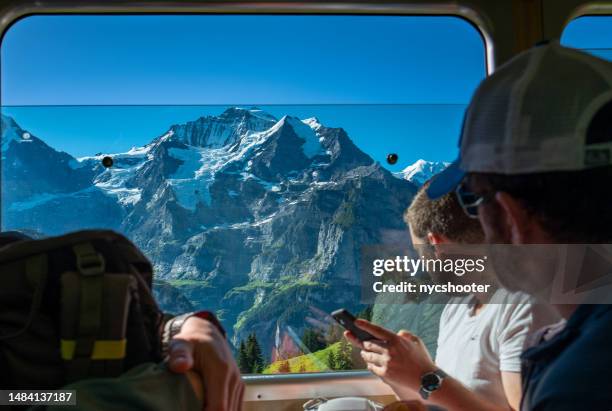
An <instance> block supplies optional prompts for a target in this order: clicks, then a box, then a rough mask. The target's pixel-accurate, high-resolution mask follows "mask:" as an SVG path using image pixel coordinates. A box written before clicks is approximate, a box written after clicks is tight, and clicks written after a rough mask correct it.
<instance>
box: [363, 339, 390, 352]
mask: <svg viewBox="0 0 612 411" xmlns="http://www.w3.org/2000/svg"><path fill="white" fill-rule="evenodd" d="M363 349H364V350H366V351H371V352H375V353H378V354H384V353H386V352H387V344H385V342H384V341H378V340H369V341H364V342H363Z"/></svg>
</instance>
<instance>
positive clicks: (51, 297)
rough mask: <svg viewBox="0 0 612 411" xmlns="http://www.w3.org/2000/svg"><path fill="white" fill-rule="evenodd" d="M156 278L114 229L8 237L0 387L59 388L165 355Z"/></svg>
mask: <svg viewBox="0 0 612 411" xmlns="http://www.w3.org/2000/svg"><path fill="white" fill-rule="evenodd" d="M0 245H1V241H0ZM151 282H152V266H151V263H150V262H149V261H148V260H147V258H146V257H145V256H144V255H143V254H142V253H141V252H140V251H139V250H138V248H136V247H135V246H134V245H133V244H132V243H131V242H130V241H129V240H127V239H126V238H125V237H123V236H121V235H119V234H117V233H114V232H112V231H81V232H76V233H72V234H67V235H64V236H60V237H52V238H46V239H42V240H32V239H24V238H15V241H13V242H12V243H10V244H8V245H4V246H3V247H2V248H0V369H2V372H1V373H0V387H2V388H3V389H22V390H23V389H57V388H60V387H62V386H64V385H66V384H69V383H71V382H74V381H81V380H84V379H89V378H94V377H116V376H119V375H120V374H122V373H123V372H124V371H126V370H129V369H131V368H133V367H134V366H136V365H139V364H144V363H146V362H159V361H161V359H162V354H161V341H160V340H161V327H162V322H163V320H164V318H163V315H162V313H161V311H160V310H159V308H158V306H157V304H156V302H155V300H154V298H153V296H152V293H151Z"/></svg>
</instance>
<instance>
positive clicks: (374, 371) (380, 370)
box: [368, 363, 385, 378]
mask: <svg viewBox="0 0 612 411" xmlns="http://www.w3.org/2000/svg"><path fill="white" fill-rule="evenodd" d="M368 370H369V371H370V372H371V373H372V374H374V375H377V376H379V377H380V378H382V377H383V375H385V370H384V368H382V367H379V366H378V365H374V364H372V363H368Z"/></svg>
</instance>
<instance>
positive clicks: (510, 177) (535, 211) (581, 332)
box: [428, 42, 612, 411]
mask: <svg viewBox="0 0 612 411" xmlns="http://www.w3.org/2000/svg"><path fill="white" fill-rule="evenodd" d="M611 183H612V63H610V62H607V61H605V60H601V59H599V58H597V57H594V56H591V55H589V54H586V53H582V52H580V51H577V50H573V49H569V48H565V47H562V46H560V45H559V43H558V42H552V43H548V44H544V45H540V46H538V47H535V48H533V49H531V50H529V51H527V52H525V53H522V54H520V55H519V56H517V57H515V58H514V59H512V60H511V61H510V62H508V63H506V64H505V65H503V66H501V67H500V68H499V69H498V70H497V71H496V72H495V73H494V74H493V75H492V76H490V77H489V78H487V79H486V80H484V81H483V82H482V84H481V85H480V86H479V88H478V90H477V91H476V93H475V95H474V97H473V98H472V101H471V103H470V106H469V108H468V111H467V113H466V117H465V122H464V127H463V131H462V136H461V140H460V158H459V159H458V160H457V161H456V162H455V163H453V165H452V166H450V167H449V168H448V169H447V170H446V171H445V172H443V173H441V174H440V175H439V176H438V177H437V178H436V179H435V180H434V181H433V182H432V183H431V185H430V187H429V189H428V195H429V197H430V198H438V197H440V196H442V195H444V194H446V193H448V192H452V191H455V192H456V194H457V196H458V199H459V201H460V203H461V204H462V207H463V209H464V211H465V212H466V213H468V215H471V216H473V217H475V218H478V219H479V220H480V223H481V225H482V227H483V230H484V232H485V236H486V241H487V242H488V243H492V244H513V245H524V244H540V245H541V244H579V243H582V244H610V243H612V241H611V240H612V212H611V209H610V206H611V205H612V184H611ZM521 263H524V267H525V268H526V269H525V270H513V271H512V272H511V273H510V272H509V271H510V270H496V274H497V276H498V277H499V281H500V283H501V284H502V285H503V286H505V287H506V288H508V289H510V290H520V291H524V292H527V293H530V294H532V295H538V294H539V293H540V291H541V289H542V288H546V287H548V286H550V283H551V281H552V277H550V276H549V275H548V274H547V272H548V271H551V270H547V268H548V267H547V266H545V265H540V266H539V268H541V271H540V273H541V274H534V270H533V269H527V267H528V265H529V264H531V268H533V266H534V263H535V262H534V261H522V262H521ZM496 268H497V267H496ZM592 302H593V301H590V300H589V299H588V297H585V298H584V299H583V300H582V301H581V302H580V304H575V303H572V304H568V303H565V304H559V305H556V309H557V310H558V312H559V314H560V315H561V316H563V317H564V318H566V319H567V322H566V323H565V324H564V325H563V326H562V327H556V328H554V329H549V330H546V332H542V333H539V334H538V335H539V338H538V341H537V343H538V344H537V345H535V346H534V347H532V348H530V349H528V350H527V351H526V352H524V353H523V356H522V361H523V370H522V379H523V399H522V402H521V410H538V411H548V410H554V411H564V410H578V409H584V410H612V376H611V375H610V372H611V370H612V305H611V304H590V303H592ZM443 391H444V382H443V383H442V384H441V385H440V389H439V394H442V393H443ZM435 395H436V393H433V394H432V398H433V397H435Z"/></svg>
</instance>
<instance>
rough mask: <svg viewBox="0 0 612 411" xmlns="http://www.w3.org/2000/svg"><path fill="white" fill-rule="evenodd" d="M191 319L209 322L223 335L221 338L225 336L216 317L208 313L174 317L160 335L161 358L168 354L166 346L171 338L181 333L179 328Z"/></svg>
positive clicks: (201, 312) (193, 313)
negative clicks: (195, 318) (196, 318)
mask: <svg viewBox="0 0 612 411" xmlns="http://www.w3.org/2000/svg"><path fill="white" fill-rule="evenodd" d="M191 317H198V318H202V319H203V320H206V321H209V322H211V323H212V324H213V325H214V326H215V327H217V329H219V332H220V333H221V334H222V335H223V337H225V336H226V334H225V330H224V329H223V326H222V325H221V323H220V322H219V320H218V319H217V317H215V315H214V314H213V313H211V312H210V311H195V312H192V313H187V314H182V315H178V316H176V317H173V318H170V319H169V320H168V321H166V323H165V324H164V327H163V333H162V355H163V356H166V355H167V354H168V345H169V344H170V341H171V340H172V338H174V336H175V335H177V334H178V333H179V332H181V327H182V326H183V324H184V323H185V321H187V320H188V319H189V318H191Z"/></svg>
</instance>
